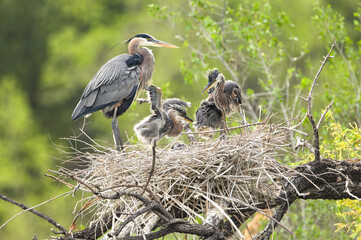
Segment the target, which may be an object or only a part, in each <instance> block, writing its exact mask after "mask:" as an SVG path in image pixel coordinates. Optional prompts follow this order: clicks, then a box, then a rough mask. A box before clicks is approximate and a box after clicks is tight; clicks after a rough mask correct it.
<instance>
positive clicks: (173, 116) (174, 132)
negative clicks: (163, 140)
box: [168, 110, 183, 136]
mask: <svg viewBox="0 0 361 240" xmlns="http://www.w3.org/2000/svg"><path fill="white" fill-rule="evenodd" d="M168 115H169V119H170V120H171V121H172V122H173V127H172V128H171V129H170V131H169V133H168V136H178V135H179V134H180V133H181V132H182V131H183V125H182V123H181V121H179V120H178V119H177V113H176V111H174V110H171V111H169V112H168Z"/></svg>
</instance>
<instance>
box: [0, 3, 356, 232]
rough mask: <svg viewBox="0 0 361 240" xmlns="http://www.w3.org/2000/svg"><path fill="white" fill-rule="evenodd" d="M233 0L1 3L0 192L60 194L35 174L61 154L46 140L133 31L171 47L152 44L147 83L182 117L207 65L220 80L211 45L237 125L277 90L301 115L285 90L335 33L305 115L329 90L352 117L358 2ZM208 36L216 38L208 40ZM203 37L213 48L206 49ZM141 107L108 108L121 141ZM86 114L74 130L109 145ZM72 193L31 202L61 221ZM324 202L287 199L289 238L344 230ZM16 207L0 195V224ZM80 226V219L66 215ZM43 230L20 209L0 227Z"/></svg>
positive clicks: (105, 125)
mask: <svg viewBox="0 0 361 240" xmlns="http://www.w3.org/2000/svg"><path fill="white" fill-rule="evenodd" d="M242 4H243V3H240V2H239V1H236V0H229V1H213V2H211V1H203V0H189V1H184V0H182V1H175V0H172V1H159V0H153V1H149V0H132V1H130V0H129V1H120V0H93V1H87V0H57V1H50V0H31V1H29V0H1V1H0V193H2V194H5V195H7V196H9V197H11V198H13V199H15V200H17V201H20V202H22V203H24V204H26V205H28V206H34V205H37V204H39V203H41V202H43V201H45V200H47V199H50V198H53V197H55V196H57V195H59V194H62V193H64V192H65V191H68V189H66V188H65V187H64V186H61V185H59V184H58V183H56V182H53V181H51V180H50V179H49V178H46V177H44V174H45V173H47V170H48V169H56V166H57V165H61V164H62V161H61V159H66V156H65V155H64V153H62V152H61V151H59V150H58V147H57V146H58V145H60V146H68V143H67V141H66V140H64V139H62V138H67V137H70V136H73V135H79V134H80V130H79V128H81V127H82V125H83V120H78V121H75V122H72V121H71V119H70V116H71V113H72V111H73V109H74V107H75V106H76V104H77V102H78V100H79V98H80V96H81V93H82V91H83V89H84V88H85V86H86V85H87V83H88V82H89V81H90V79H91V78H92V76H93V75H94V74H95V73H96V71H97V70H98V69H99V68H100V67H101V66H102V65H103V64H104V63H105V62H106V61H107V60H109V59H110V58H112V57H114V56H116V55H118V54H120V53H125V52H127V47H126V45H125V44H123V43H121V44H119V45H118V46H116V47H115V48H113V49H111V48H112V47H113V46H114V45H115V44H116V43H118V42H119V41H123V40H126V39H129V38H130V37H132V36H134V35H135V34H137V33H142V32H145V33H149V34H151V35H153V36H154V37H155V38H157V39H160V40H163V41H166V42H169V43H172V44H175V45H178V46H180V48H179V49H166V48H164V49H162V48H155V49H153V53H154V55H155V58H156V67H155V72H154V75H153V83H154V84H155V85H157V86H160V87H162V89H163V91H164V96H165V97H179V98H183V99H185V100H187V101H190V102H192V109H191V110H190V114H189V115H190V116H193V115H194V113H195V111H196V109H197V106H199V103H200V101H201V100H202V99H204V98H205V95H202V94H201V93H200V91H201V90H202V89H203V86H204V85H205V83H206V81H207V80H206V74H207V70H208V69H211V68H213V67H218V68H219V69H220V70H221V71H224V73H225V75H226V77H227V78H228V79H232V74H231V73H230V71H228V69H227V66H226V65H225V64H224V62H222V61H221V60H220V58H218V57H214V53H215V52H214V49H218V50H220V52H222V54H223V55H222V56H223V59H225V62H227V63H229V64H230V66H231V68H232V69H233V70H234V72H235V73H236V75H237V77H238V81H239V83H240V84H241V86H242V88H243V89H244V91H245V92H246V93H247V98H248V100H249V102H250V106H251V107H252V110H251V109H248V108H246V114H247V118H248V120H249V122H254V121H256V120H257V119H255V118H254V117H251V116H252V114H251V112H253V113H257V117H258V116H259V115H258V112H259V111H262V114H263V115H262V116H264V115H265V114H267V113H269V109H270V106H272V105H273V103H275V102H276V101H277V100H278V99H279V98H283V99H284V102H283V103H282V105H281V106H280V105H278V106H277V110H276V111H280V112H282V111H283V112H288V111H289V109H290V108H291V107H294V109H296V110H294V111H290V112H292V114H293V116H290V117H294V116H296V115H297V113H298V112H301V113H302V112H304V111H305V106H304V104H303V103H302V102H301V101H299V99H298V98H295V96H298V95H300V94H301V95H305V94H306V93H307V91H308V87H309V86H310V81H311V80H310V79H313V76H314V75H315V73H316V72H317V69H318V67H319V61H320V60H322V56H323V55H325V54H326V53H327V51H328V49H329V48H330V46H331V44H332V42H333V40H336V41H337V42H338V43H339V44H340V49H336V51H335V54H334V55H335V56H336V58H337V59H339V60H336V59H335V61H334V62H332V63H330V65H326V69H325V70H324V71H323V72H322V74H321V77H320V80H319V86H318V87H317V89H316V93H315V97H316V100H317V101H315V107H314V109H315V111H316V112H315V115H316V117H317V116H319V115H320V112H321V109H324V108H325V106H327V105H328V103H329V101H330V100H331V99H333V100H335V102H336V104H335V106H334V113H335V115H334V117H335V119H336V121H338V122H340V123H342V124H345V125H347V123H348V122H356V123H358V124H359V121H360V120H359V119H360V116H359V115H358V113H359V112H358V106H359V105H360V98H359V94H360V88H361V87H360V80H359V78H360V76H359V73H360V66H359V65H360V62H359V60H360V59H359V55H360V52H359V50H358V49H359V47H360V37H361V34H360V27H359V20H357V19H359V18H360V15H357V14H354V12H357V11H359V12H361V11H360V10H359V8H360V5H358V1H356V0H345V1H335V0H328V1H326V0H323V1H301V0H291V1H281V0H274V1H244V5H242ZM327 5H329V7H327ZM238 13H239V14H238ZM222 14H224V15H227V17H226V18H223V20H222V21H224V23H222V24H223V25H224V26H226V25H227V24H228V25H227V26H229V27H230V28H231V27H233V29H232V33H227V32H226V30H224V29H222V24H219V22H217V19H220V18H221V17H220V16H222ZM316 16H317V17H316ZM259 19H263V20H262V21H259ZM258 21H259V22H258ZM256 23H259V28H257V25H256ZM197 24H198V25H197ZM237 24H238V25H239V27H237ZM327 24H330V25H329V26H327ZM199 26H203V27H204V28H203V29H202V28H200V27H199ZM252 26H253V28H251V27H252ZM265 26H268V28H266V27H265ZM248 27H249V29H248ZM205 32H206V33H207V34H209V35H207V34H205ZM220 34H224V35H223V36H225V37H224V38H220V37H219V36H220ZM206 36H209V39H212V41H214V42H212V41H210V40H209V39H207V37H206ZM226 36H230V37H229V39H227V38H226ZM228 40H229V41H228ZM212 43H214V44H215V45H214V46H213V47H214V49H213V50H212V47H211V50H209V47H210V46H212ZM233 47H234V48H233ZM110 49H111V50H110ZM195 49H199V52H197V51H196V50H195ZM212 51H213V52H212ZM342 54H344V55H345V56H342ZM265 55H266V56H269V57H268V58H266V57H264V56H265ZM297 56H299V58H297ZM263 57H264V58H263ZM348 64H351V68H352V69H353V71H351V70H350V66H349V65H348ZM267 66H268V67H267ZM266 70H268V71H266ZM352 74H354V75H355V76H356V78H355V79H353V78H352V76H351V75H352ZM285 79H286V80H285ZM285 83H286V84H285ZM295 100H296V102H297V104H295V105H294V106H293V103H294V102H295ZM302 104H303V105H302ZM259 106H261V108H260V107H259ZM148 109H149V107H148V106H146V104H144V106H143V105H141V106H135V104H133V106H132V107H131V108H130V110H128V112H127V113H126V114H125V115H124V116H122V117H119V126H120V129H121V132H122V133H121V134H122V136H123V138H126V137H127V136H128V137H129V139H130V140H131V141H133V142H134V141H136V139H135V138H134V131H133V126H134V123H135V122H138V121H139V120H140V119H142V118H143V117H144V116H146V115H148V114H149V110H148ZM260 109H261V110H260ZM257 117H256V118H257ZM261 118H262V117H261ZM236 119H237V116H236ZM87 123H88V124H86V125H85V132H86V133H87V134H88V135H89V136H90V137H92V138H93V139H96V140H99V141H102V142H103V144H107V145H108V146H112V144H113V140H112V134H111V125H110V123H111V120H110V119H106V118H104V117H103V116H102V114H101V113H100V112H98V113H95V114H93V115H92V117H91V118H89V119H88V120H87ZM230 124H232V123H230ZM304 130H305V131H307V130H309V126H304ZM325 132H326V131H325V130H324V133H325ZM324 138H327V135H324ZM301 154H302V153H301ZM289 161H290V162H292V160H289ZM77 200H79V198H78V196H76V197H71V196H68V197H66V198H59V199H57V200H54V201H52V202H51V203H47V204H45V205H44V206H41V207H39V210H40V211H42V212H44V213H46V214H48V215H49V216H51V217H53V218H55V219H57V220H58V221H59V222H60V223H61V224H62V225H63V226H66V227H68V226H69V225H70V224H71V221H72V218H73V215H72V211H73V208H74V206H75V202H76V201H77ZM330 206H331V207H330ZM300 209H301V210H302V211H301V213H302V214H299V213H300V211H299V210H300ZM336 211H338V208H337V207H336V206H335V205H334V204H333V203H332V202H327V203H326V204H325V203H324V202H322V201H312V202H311V201H308V202H300V201H299V202H298V203H296V204H295V205H294V206H293V208H292V209H291V211H290V213H289V214H288V217H287V219H286V221H287V224H286V225H287V226H289V228H290V229H291V230H294V231H296V235H297V239H315V237H314V236H317V239H345V238H347V236H348V235H347V233H345V232H344V231H339V232H337V233H334V232H333V231H334V230H335V227H334V226H333V223H336V222H337V221H341V220H340V219H337V217H336V215H335V212H336ZM18 212H19V209H18V208H17V207H14V206H12V205H10V204H8V203H6V202H3V201H0V225H2V224H3V223H4V222H5V221H7V220H8V219H9V218H11V217H12V216H13V215H15V214H16V213H18ZM311 220H312V221H311ZM300 221H302V223H303V224H301V225H300V224H299V222H300ZM325 223H327V224H325ZM81 224H86V222H83V223H81V222H78V225H81ZM301 226H302V230H301V229H299V228H300V227H301ZM50 228H52V226H51V225H49V224H47V223H46V222H45V221H43V220H41V219H39V218H37V217H35V216H33V215H32V214H29V213H26V214H23V215H21V216H19V217H17V218H15V219H14V220H13V221H11V222H10V223H9V224H7V225H6V226H5V227H3V229H1V230H0V239H30V238H31V237H32V236H33V234H37V236H38V237H39V238H47V237H49V235H51V232H50V230H49V229H50ZM276 233H277V231H276ZM288 238H289V239H291V237H290V236H289V235H288V234H287V233H285V232H283V231H282V230H280V231H279V235H275V239H288Z"/></svg>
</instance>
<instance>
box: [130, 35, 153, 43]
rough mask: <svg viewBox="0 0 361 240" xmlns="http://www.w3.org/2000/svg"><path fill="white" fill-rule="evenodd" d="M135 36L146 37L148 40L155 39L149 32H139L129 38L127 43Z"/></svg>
mask: <svg viewBox="0 0 361 240" xmlns="http://www.w3.org/2000/svg"><path fill="white" fill-rule="evenodd" d="M133 38H144V39H147V40H148V41H153V40H155V38H154V37H152V36H151V35H149V34H147V33H139V34H137V35H135V36H134V37H131V38H129V40H128V41H126V43H127V44H128V43H129V42H130V41H131V40H132V39H133Z"/></svg>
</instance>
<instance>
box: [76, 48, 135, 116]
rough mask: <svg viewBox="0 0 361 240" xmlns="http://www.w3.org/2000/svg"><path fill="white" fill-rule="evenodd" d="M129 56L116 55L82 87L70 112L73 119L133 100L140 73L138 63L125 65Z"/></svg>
mask: <svg viewBox="0 0 361 240" xmlns="http://www.w3.org/2000/svg"><path fill="white" fill-rule="evenodd" d="M130 57H131V55H129V54H122V55H119V56H116V57H114V58H113V59H111V60H109V61H108V62H107V63H105V64H104V65H103V66H102V67H101V68H100V69H99V71H98V72H97V73H96V74H95V75H94V77H93V78H92V80H91V81H90V82H89V84H88V85H87V87H86V88H85V89H84V92H83V94H82V96H81V98H80V101H79V103H78V105H77V106H76V107H75V109H74V112H73V114H72V119H73V120H76V119H78V118H80V117H82V116H84V115H86V114H89V113H93V112H95V111H98V110H100V109H104V108H105V107H107V106H111V105H114V104H116V103H118V102H120V101H122V100H125V99H132V100H133V98H134V89H137V87H136V86H138V85H139V80H140V75H141V73H140V67H139V66H138V65H133V66H130V67H129V66H128V65H127V63H126V61H127V59H129V58H130ZM128 104H129V103H128ZM129 106H130V104H129ZM129 106H128V107H129Z"/></svg>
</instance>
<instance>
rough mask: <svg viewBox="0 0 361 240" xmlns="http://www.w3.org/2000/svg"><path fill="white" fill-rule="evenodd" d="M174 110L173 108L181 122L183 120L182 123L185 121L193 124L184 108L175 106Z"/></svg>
mask: <svg viewBox="0 0 361 240" xmlns="http://www.w3.org/2000/svg"><path fill="white" fill-rule="evenodd" d="M172 108H173V110H175V112H176V115H177V116H178V119H179V120H181V121H182V120H183V121H186V122H190V123H192V122H193V120H192V119H191V118H190V117H188V116H187V112H186V111H185V110H184V108H183V107H181V106H177V105H174V106H173V107H172Z"/></svg>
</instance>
